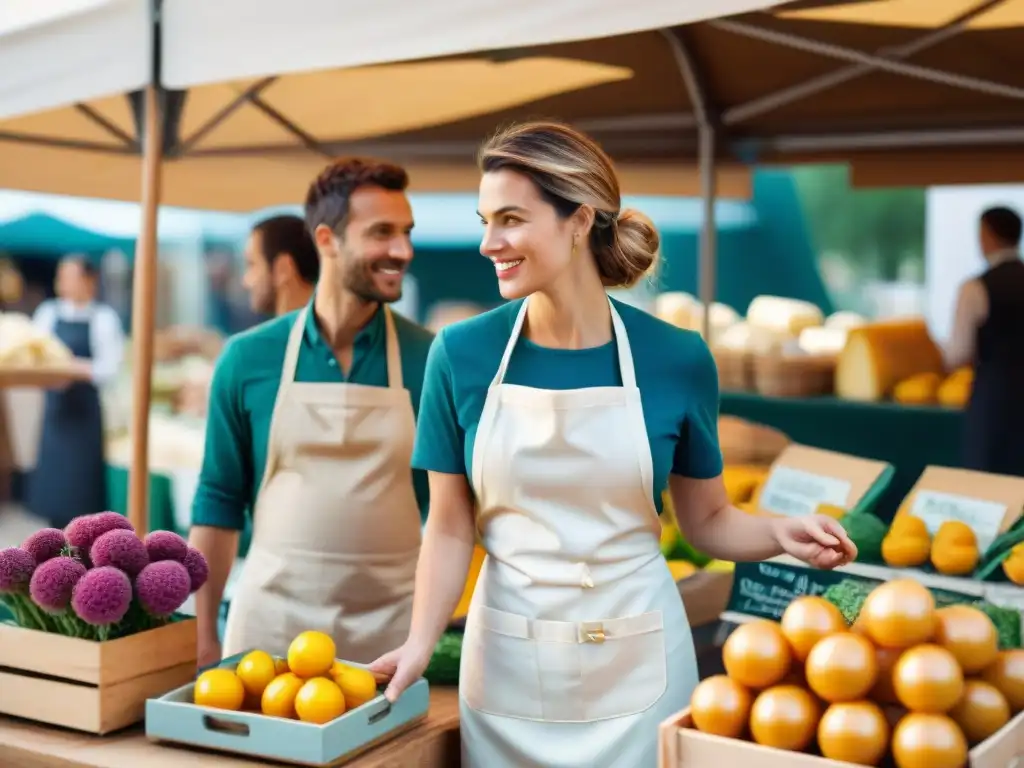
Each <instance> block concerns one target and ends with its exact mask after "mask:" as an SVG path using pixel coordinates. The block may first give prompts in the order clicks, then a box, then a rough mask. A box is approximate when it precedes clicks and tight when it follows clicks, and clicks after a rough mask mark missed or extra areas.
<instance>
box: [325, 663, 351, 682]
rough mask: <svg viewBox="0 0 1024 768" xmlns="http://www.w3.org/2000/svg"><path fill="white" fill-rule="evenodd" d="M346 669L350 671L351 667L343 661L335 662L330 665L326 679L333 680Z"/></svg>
mask: <svg viewBox="0 0 1024 768" xmlns="http://www.w3.org/2000/svg"><path fill="white" fill-rule="evenodd" d="M346 669H351V667H350V666H349V665H348V664H346V663H345V662H343V661H335V662H334V663H333V664H331V671H330V672H329V673H328V677H330V678H331V679H332V680H333V679H334V678H336V677H337V676H338V675H340V674H341V673H342V672H344V671H345V670H346Z"/></svg>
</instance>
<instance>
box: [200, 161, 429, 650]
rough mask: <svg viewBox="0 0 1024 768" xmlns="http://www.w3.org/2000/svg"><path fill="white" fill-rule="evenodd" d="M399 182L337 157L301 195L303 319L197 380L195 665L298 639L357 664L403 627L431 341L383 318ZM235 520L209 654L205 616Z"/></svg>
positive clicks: (397, 638) (274, 328)
mask: <svg viewBox="0 0 1024 768" xmlns="http://www.w3.org/2000/svg"><path fill="white" fill-rule="evenodd" d="M407 185H408V177H407V175H406V172H405V171H404V170H403V169H402V168H400V167H398V166H395V165H391V164H388V163H381V162H376V161H372V160H367V159H360V158H351V159H345V160H340V161H338V162H335V163H333V164H332V165H330V166H329V167H327V168H326V169H325V170H324V171H323V173H321V174H320V176H319V177H317V179H316V180H315V181H314V182H313V183H312V185H310V188H309V193H308V195H307V197H306V226H307V228H308V229H309V232H310V233H311V235H312V237H313V241H314V242H315V243H316V248H317V251H318V253H319V256H320V280H319V282H318V283H317V287H316V293H315V295H314V296H313V298H312V300H311V301H310V302H309V304H307V305H306V306H305V307H304V308H302V309H300V310H298V311H297V312H292V313H289V314H286V315H283V316H281V317H278V318H276V319H274V320H270V321H268V322H266V323H264V324H262V325H260V326H257V327H256V328H253V329H251V330H249V331H247V332H245V333H241V334H239V335H238V336H235V337H233V338H232V339H231V340H230V341H229V342H228V344H227V346H226V347H225V349H224V352H223V353H222V355H221V358H220V360H219V361H218V363H217V369H216V371H215V372H214V375H213V382H212V385H211V394H210V407H209V417H208V424H207V433H206V451H205V456H204V463H203V469H202V474H201V476H200V483H199V488H198V490H197V492H196V496H195V501H194V504H193V509H192V525H193V528H192V533H191V540H192V543H193V544H194V545H195V546H196V547H197V548H198V549H199V550H200V551H202V552H203V553H204V554H205V555H206V557H207V560H208V561H209V563H210V578H209V581H208V582H207V584H206V586H205V587H204V588H203V589H202V590H201V591H200V592H199V594H198V595H197V600H196V610H197V618H198V622H199V627H198V630H199V663H200V665H206V664H209V663H213V662H215V661H218V660H220V658H221V656H222V650H223V655H228V656H230V655H233V654H236V653H238V652H239V651H242V650H246V649H249V648H261V649H264V650H266V651H269V652H271V653H275V654H284V653H285V652H286V651H287V648H288V644H289V643H290V641H291V640H292V639H293V638H294V637H295V636H296V635H298V634H299V633H300V632H303V631H305V630H319V631H322V632H326V633H327V634H329V635H331V636H332V637H333V638H334V640H335V642H336V643H337V644H338V648H339V650H340V652H343V653H344V654H345V657H346V658H348V659H352V660H353V661H362V662H369V661H371V660H372V659H374V658H376V656H377V655H379V654H380V653H382V652H383V651H385V650H387V649H390V648H392V647H394V646H395V645H396V644H400V643H401V642H402V641H404V640H405V637H406V635H407V634H408V631H409V621H410V613H411V610H412V591H413V577H414V574H415V570H416V560H417V556H418V553H419V546H420V521H421V516H424V515H425V514H426V510H427V492H426V482H425V478H424V477H423V474H422V473H417V476H416V477H414V476H413V472H412V470H411V469H410V458H411V452H412V445H413V436H414V428H415V412H416V409H417V408H418V407H419V399H420V389H421V387H422V383H423V371H424V367H425V365H426V358H427V351H428V349H429V347H430V342H431V340H432V336H431V334H430V333H429V332H428V331H427V330H426V329H424V328H421V327H420V326H418V325H416V324H414V323H412V322H410V321H409V320H406V319H404V318H402V317H401V316H399V315H397V314H395V313H393V312H392V311H391V310H390V309H389V308H388V304H390V303H392V302H394V301H397V300H398V299H399V298H401V295H402V278H403V277H404V275H405V272H406V269H407V268H408V266H409V263H410V262H411V261H412V257H413V252H412V245H411V242H410V234H411V232H412V227H413V216H412V208H411V206H410V204H409V199H408V197H407V196H406V194H405V190H406V187H407ZM250 509H251V510H252V517H253V520H252V522H253V537H252V544H251V546H250V549H249V553H248V555H247V557H246V561H245V565H244V567H243V569H242V573H241V575H240V577H239V580H238V582H237V584H236V586H235V590H234V594H233V596H232V601H231V607H230V611H229V614H228V625H227V631H226V633H225V637H224V642H223V649H222V647H221V642H220V640H219V638H218V635H217V618H218V613H219V608H220V603H221V600H222V597H223V593H224V587H225V584H226V582H227V578H228V575H229V573H230V570H231V566H232V564H233V562H234V559H235V552H236V550H237V546H238V535H239V531H241V530H242V528H243V527H244V525H245V522H246V514H247V510H250Z"/></svg>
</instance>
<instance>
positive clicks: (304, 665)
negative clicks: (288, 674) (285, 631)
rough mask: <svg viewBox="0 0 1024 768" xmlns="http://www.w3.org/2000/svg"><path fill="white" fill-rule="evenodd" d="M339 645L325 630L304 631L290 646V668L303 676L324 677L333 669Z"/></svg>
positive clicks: (305, 677) (306, 677)
mask: <svg viewBox="0 0 1024 768" xmlns="http://www.w3.org/2000/svg"><path fill="white" fill-rule="evenodd" d="M336 654H337V647H336V646H335V645H334V640H332V639H331V637H330V636H329V635H325V634H324V633H323V632H303V633H302V634H300V635H299V636H298V637H296V638H295V639H294V640H292V644H291V645H289V646H288V669H290V670H291V671H292V672H294V673H295V674H296V675H298V676H299V677H301V678H304V679H307V680H308V679H309V678H312V677H323V676H324V675H327V674H329V673H330V671H331V666H332V665H333V664H334V657H335V655H336Z"/></svg>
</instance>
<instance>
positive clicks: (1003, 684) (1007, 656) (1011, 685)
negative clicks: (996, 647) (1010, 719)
mask: <svg viewBox="0 0 1024 768" xmlns="http://www.w3.org/2000/svg"><path fill="white" fill-rule="evenodd" d="M981 677H982V679H983V680H984V681H985V682H988V683H991V684H992V685H994V686H995V687H996V688H998V689H999V692H1000V693H1002V694H1003V696H1005V697H1006V701H1007V703H1008V704H1009V705H1010V712H1012V713H1013V714H1017V713H1018V712H1020V711H1021V710H1024V650H1021V649H1019V648H1018V649H1014V650H1012V651H1000V652H999V655H998V656H996V660H995V661H994V662H992V664H990V665H989V666H988V667H987V668H986V669H985V670H984V671H983V672H982V673H981Z"/></svg>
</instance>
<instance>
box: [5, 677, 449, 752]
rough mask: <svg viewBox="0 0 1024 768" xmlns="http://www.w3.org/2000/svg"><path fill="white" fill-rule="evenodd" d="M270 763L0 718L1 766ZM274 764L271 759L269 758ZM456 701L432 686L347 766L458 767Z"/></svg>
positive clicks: (138, 734) (132, 734)
mask: <svg viewBox="0 0 1024 768" xmlns="http://www.w3.org/2000/svg"><path fill="white" fill-rule="evenodd" d="M266 765H268V763H266V762H261V761H257V760H253V759H251V758H240V757H230V756H227V755H222V754H219V753H212V752H202V751H198V750H191V749H185V748H180V747H175V746H171V745H167V744H154V743H152V742H150V741H149V740H148V739H146V737H145V735H144V733H143V731H142V728H141V727H139V728H132V729H129V730H127V731H123V732H121V733H117V734H113V735H111V736H89V735H88V734H83V733H77V732H74V731H67V730H62V729H58V728H47V727H44V726H41V725H38V724H35V723H29V722H26V721H23V720H12V719H10V718H4V717H0V766H3V767H4V768H255V766H266ZM270 765H274V763H270ZM458 765H459V702H458V693H457V692H456V690H455V689H454V688H435V689H433V690H432V691H431V693H430V711H429V712H428V713H427V718H426V720H424V721H423V722H422V723H420V724H419V725H417V726H415V727H414V728H412V729H411V730H410V731H408V732H406V733H405V734H403V735H401V736H399V737H397V738H396V739H395V740H394V741H390V742H387V743H385V744H382V745H381V746H379V747H377V748H376V749H373V750H371V751H370V752H368V753H366V754H365V755H363V756H362V757H358V758H356V759H355V760H353V761H352V762H351V763H348V764H347V768H407V767H408V768H456V767H457V766H458Z"/></svg>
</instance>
